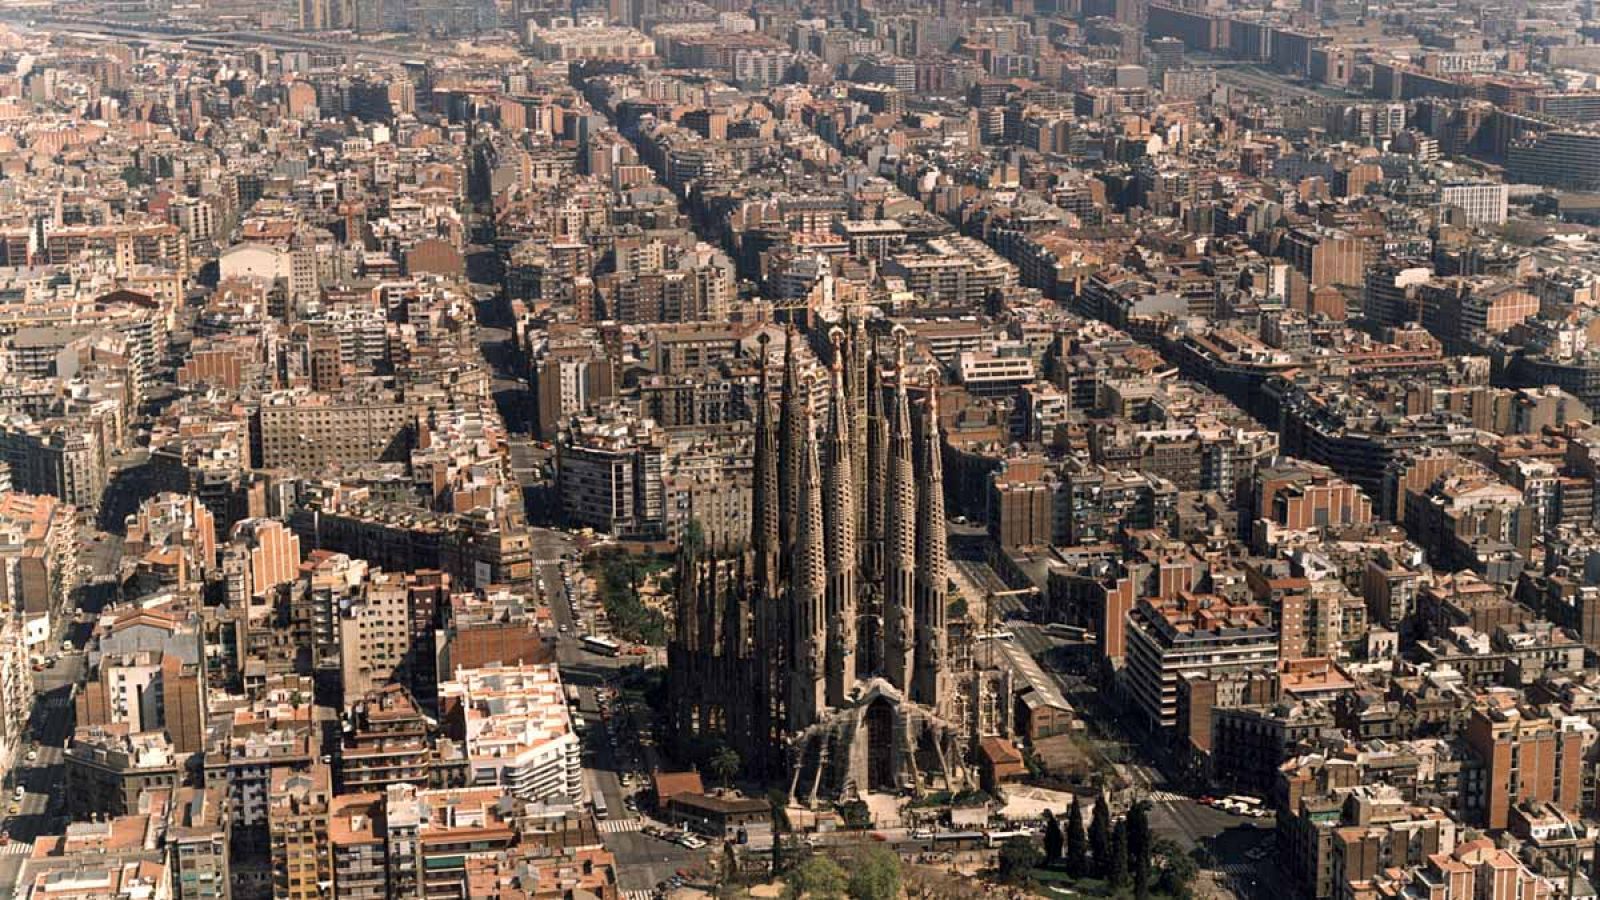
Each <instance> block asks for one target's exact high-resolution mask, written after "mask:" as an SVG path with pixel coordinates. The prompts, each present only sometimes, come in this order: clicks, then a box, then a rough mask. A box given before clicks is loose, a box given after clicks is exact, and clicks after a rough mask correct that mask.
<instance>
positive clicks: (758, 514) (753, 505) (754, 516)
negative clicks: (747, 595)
mask: <svg viewBox="0 0 1600 900" xmlns="http://www.w3.org/2000/svg"><path fill="white" fill-rule="evenodd" d="M771 341H772V338H771V337H770V336H769V335H767V334H766V333H765V332H763V333H762V334H760V335H759V336H757V337H756V343H758V344H760V345H761V372H760V378H759V381H758V382H757V385H758V386H757V390H756V415H755V419H756V434H755V438H756V440H755V444H756V446H755V473H754V481H755V485H754V487H755V490H754V493H753V496H752V497H751V498H750V549H751V550H753V551H754V552H755V567H756V587H757V590H758V591H759V592H760V593H761V595H762V596H763V597H767V598H771V597H775V596H777V591H778V557H779V556H781V555H782V552H783V550H782V546H781V544H780V541H781V540H782V536H781V532H780V530H779V525H778V523H779V505H780V504H779V499H778V460H776V459H774V458H773V457H774V456H775V453H774V451H775V449H776V448H775V447H774V446H773V444H774V443H775V441H774V437H775V436H774V434H773V431H772V396H771V390H770V387H769V385H768V382H767V344H769V343H771Z"/></svg>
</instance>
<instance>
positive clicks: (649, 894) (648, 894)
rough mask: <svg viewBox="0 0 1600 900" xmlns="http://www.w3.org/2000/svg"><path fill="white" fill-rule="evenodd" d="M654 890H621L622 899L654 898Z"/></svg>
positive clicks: (652, 899)
mask: <svg viewBox="0 0 1600 900" xmlns="http://www.w3.org/2000/svg"><path fill="white" fill-rule="evenodd" d="M655 896H656V892H655V891H623V892H622V900H655Z"/></svg>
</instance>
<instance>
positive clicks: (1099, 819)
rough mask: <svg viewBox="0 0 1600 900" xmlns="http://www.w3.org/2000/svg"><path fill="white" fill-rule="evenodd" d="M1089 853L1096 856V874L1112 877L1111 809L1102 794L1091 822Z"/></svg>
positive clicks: (1101, 876) (1097, 799) (1100, 876)
mask: <svg viewBox="0 0 1600 900" xmlns="http://www.w3.org/2000/svg"><path fill="white" fill-rule="evenodd" d="M1089 852H1090V853H1092V854H1094V874H1095V876H1096V877H1099V878H1107V877H1109V876H1110V875H1111V807H1110V806H1109V805H1107V803H1106V797H1105V795H1104V794H1101V795H1100V796H1099V797H1097V798H1095V801H1094V818H1093V819H1091V820H1090V821H1089Z"/></svg>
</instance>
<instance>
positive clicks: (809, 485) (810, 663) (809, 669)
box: [788, 406, 828, 734]
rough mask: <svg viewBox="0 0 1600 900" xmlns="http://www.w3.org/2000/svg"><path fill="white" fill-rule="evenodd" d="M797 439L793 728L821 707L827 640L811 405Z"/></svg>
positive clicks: (791, 607) (792, 600)
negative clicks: (825, 634)
mask: <svg viewBox="0 0 1600 900" xmlns="http://www.w3.org/2000/svg"><path fill="white" fill-rule="evenodd" d="M802 415H803V416H804V419H803V421H802V423H801V433H800V436H799V441H798V446H797V450H798V454H797V455H798V456H799V462H800V465H799V466H798V474H799V476H800V477H799V486H800V490H799V495H798V497H797V498H796V499H797V500H798V502H797V503H796V505H795V522H794V528H795V535H794V546H793V550H792V555H793V560H792V563H791V565H792V566H793V568H792V569H791V574H790V578H789V597H790V602H789V610H790V619H791V623H792V630H793V638H792V640H791V642H790V645H791V646H792V647H793V656H792V658H791V661H790V663H791V664H790V670H791V671H790V676H789V706H788V719H789V733H790V734H794V733H796V732H799V731H801V730H803V729H805V728H807V727H809V726H811V725H813V724H815V723H816V721H817V720H818V718H819V716H820V714H821V712H822V701H823V699H824V696H823V695H824V687H823V644H824V629H825V627H826V626H825V614H826V612H825V609H824V606H825V604H826V602H827V593H828V561H827V547H826V545H825V537H824V531H825V528H824V526H823V517H822V473H821V466H820V465H819V464H818V461H817V439H816V422H815V421H814V417H813V415H812V412H811V409H810V407H809V406H807V407H805V408H804V409H803V411H802Z"/></svg>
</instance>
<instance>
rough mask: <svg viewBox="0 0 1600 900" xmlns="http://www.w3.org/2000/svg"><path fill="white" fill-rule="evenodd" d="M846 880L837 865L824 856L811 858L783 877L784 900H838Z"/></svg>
mask: <svg viewBox="0 0 1600 900" xmlns="http://www.w3.org/2000/svg"><path fill="white" fill-rule="evenodd" d="M845 885H846V879H845V874H844V870H843V869H841V868H839V864H838V863H836V862H834V861H833V860H831V859H829V858H827V857H826V856H812V857H811V858H809V859H807V860H806V861H805V862H803V863H801V864H800V865H798V866H795V867H794V868H793V869H790V870H789V874H788V875H786V876H784V884H783V897H784V900H801V898H805V900H840V898H842V897H844V896H845Z"/></svg>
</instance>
